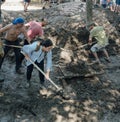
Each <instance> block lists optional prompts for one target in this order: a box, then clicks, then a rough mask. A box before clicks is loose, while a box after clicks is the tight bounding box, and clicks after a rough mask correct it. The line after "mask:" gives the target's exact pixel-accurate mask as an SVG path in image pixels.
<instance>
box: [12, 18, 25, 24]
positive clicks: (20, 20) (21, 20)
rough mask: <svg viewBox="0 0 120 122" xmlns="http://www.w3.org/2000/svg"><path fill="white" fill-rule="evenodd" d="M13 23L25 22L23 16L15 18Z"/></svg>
mask: <svg viewBox="0 0 120 122" xmlns="http://www.w3.org/2000/svg"><path fill="white" fill-rule="evenodd" d="M12 23H13V24H14V25H16V24H23V23H24V19H23V18H21V17H18V18H16V19H14V20H13V22H12Z"/></svg>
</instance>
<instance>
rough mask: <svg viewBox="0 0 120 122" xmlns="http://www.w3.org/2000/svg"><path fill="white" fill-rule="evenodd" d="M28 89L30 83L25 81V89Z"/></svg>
mask: <svg viewBox="0 0 120 122" xmlns="http://www.w3.org/2000/svg"><path fill="white" fill-rule="evenodd" d="M30 87H31V83H30V81H29V80H27V81H26V82H25V88H30Z"/></svg>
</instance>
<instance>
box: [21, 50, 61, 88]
mask: <svg viewBox="0 0 120 122" xmlns="http://www.w3.org/2000/svg"><path fill="white" fill-rule="evenodd" d="M21 53H22V54H23V55H25V54H24V52H23V51H21ZM28 60H29V61H30V62H31V63H32V64H33V65H34V66H35V67H36V69H37V70H38V71H40V72H41V73H42V74H43V75H44V76H46V75H45V73H44V72H43V71H42V70H41V69H40V68H39V67H38V66H37V65H36V64H35V63H34V62H33V61H32V60H31V59H30V58H29V59H28ZM48 80H49V81H50V82H51V83H52V84H53V85H54V86H55V87H56V88H57V89H58V90H60V88H59V87H58V86H57V85H56V84H55V83H54V82H53V81H52V80H51V79H50V78H48Z"/></svg>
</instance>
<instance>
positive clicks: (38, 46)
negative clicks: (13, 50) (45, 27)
mask: <svg viewBox="0 0 120 122" xmlns="http://www.w3.org/2000/svg"><path fill="white" fill-rule="evenodd" d="M52 48H53V43H52V41H51V40H50V39H47V40H45V41H43V42H40V41H36V42H33V43H32V44H29V45H24V46H23V47H22V51H21V52H22V53H23V54H24V56H25V58H26V59H27V62H26V63H27V73H26V74H27V85H26V87H30V85H31V83H30V79H31V76H32V71H33V67H34V66H35V65H37V66H38V67H39V68H40V69H41V70H42V71H43V72H44V59H45V55H46V58H47V60H46V62H47V63H46V73H45V75H44V74H43V73H41V72H40V71H39V79H40V84H41V86H40V87H41V88H43V87H45V86H44V85H45V84H44V81H45V78H46V79H49V73H50V70H51V67H52ZM44 77H45V78H44Z"/></svg>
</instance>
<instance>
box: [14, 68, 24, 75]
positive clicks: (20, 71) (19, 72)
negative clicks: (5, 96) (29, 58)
mask: <svg viewBox="0 0 120 122" xmlns="http://www.w3.org/2000/svg"><path fill="white" fill-rule="evenodd" d="M16 73H17V74H24V72H23V71H22V70H21V69H18V70H16Z"/></svg>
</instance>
